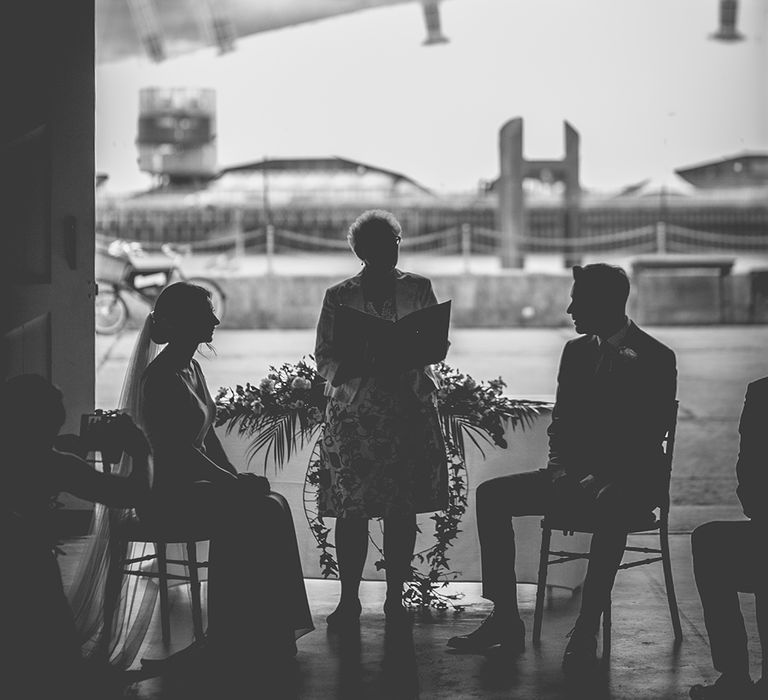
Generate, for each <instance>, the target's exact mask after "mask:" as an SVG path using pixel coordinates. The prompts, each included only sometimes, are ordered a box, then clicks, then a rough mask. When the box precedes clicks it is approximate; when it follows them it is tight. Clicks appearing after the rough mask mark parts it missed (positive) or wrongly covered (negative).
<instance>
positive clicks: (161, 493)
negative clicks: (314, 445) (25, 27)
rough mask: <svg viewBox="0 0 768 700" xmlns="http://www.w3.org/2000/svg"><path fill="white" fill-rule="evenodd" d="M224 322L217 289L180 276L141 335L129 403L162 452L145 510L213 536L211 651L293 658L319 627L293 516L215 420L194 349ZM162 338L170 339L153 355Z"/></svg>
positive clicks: (233, 656) (167, 526)
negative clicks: (238, 459)
mask: <svg viewBox="0 0 768 700" xmlns="http://www.w3.org/2000/svg"><path fill="white" fill-rule="evenodd" d="M218 324H219V320H218V318H216V315H215V314H214V311H213V307H212V305H211V301H210V297H209V294H208V292H207V291H206V290H205V289H203V288H202V287H198V286H195V285H192V284H188V283H185V282H179V283H176V284H173V285H171V286H170V287H167V288H166V289H165V290H163V292H162V293H161V294H160V296H159V297H158V299H157V301H156V303H155V308H154V311H153V312H152V314H150V316H149V317H148V318H147V321H146V322H145V326H144V329H143V331H142V333H141V335H140V337H139V339H138V340H137V343H136V348H135V350H134V356H133V359H132V361H131V366H130V367H129V370H128V374H127V379H126V387H125V388H124V395H125V397H126V398H124V399H123V401H122V403H123V405H124V407H125V408H127V409H129V410H130V409H132V410H133V411H135V417H136V418H137V422H138V423H139V425H141V427H142V428H143V429H144V430H145V431H146V433H147V437H148V438H149V441H150V444H151V446H152V452H153V461H154V474H153V483H152V489H151V495H150V499H149V503H148V505H147V506H145V507H144V508H142V509H141V510H140V511H139V515H140V518H141V520H142V521H143V522H145V523H147V524H148V525H150V526H151V527H152V528H153V529H157V530H159V531H160V532H163V531H170V532H173V533H182V535H183V536H185V537H189V538H194V539H203V538H206V539H210V540H211V546H210V559H209V562H210V568H209V578H208V581H209V582H208V631H207V639H206V648H207V649H208V650H209V652H210V654H209V656H211V657H213V658H215V659H217V660H225V661H226V662H234V663H237V664H245V665H248V664H252V663H255V662H257V661H264V660H265V659H271V660H272V659H274V660H285V659H286V658H288V657H290V656H291V655H292V654H294V653H295V641H294V640H295V639H296V638H298V637H299V636H301V635H302V634H305V633H306V632H308V631H310V630H311V629H313V625H312V619H311V615H310V612H309V606H308V603H307V597H306V592H305V588H304V581H303V577H302V570H301V562H300V559H299V553H298V547H297V544H296V535H295V531H294V526H293V519H292V517H291V512H290V510H289V508H288V504H287V502H286V501H285V499H284V498H283V497H282V496H281V495H279V494H277V493H274V492H271V491H270V487H269V482H268V481H267V479H266V478H264V477H260V476H256V475H255V474H248V473H245V474H243V473H240V474H238V472H237V470H236V469H235V467H234V466H233V465H232V463H231V462H230V461H229V459H228V458H227V455H226V454H225V452H224V449H223V448H222V445H221V442H220V441H219V439H218V437H217V436H216V433H215V432H214V430H213V427H212V426H213V423H214V419H215V411H216V409H215V404H214V402H213V400H212V398H211V395H210V393H209V391H208V387H207V385H206V382H205V377H204V376H203V372H202V369H201V367H200V364H199V363H198V362H197V360H196V359H195V358H194V355H195V353H196V352H197V350H198V346H199V345H200V344H202V343H209V342H210V341H211V340H212V338H213V332H214V329H215V327H216V326H217V325H218ZM156 345H165V346H166V347H165V348H164V349H163V350H162V351H161V352H159V354H157V356H156V357H155V358H154V359H152V356H153V355H154V353H155V351H156V348H155V346H156ZM150 360H151V362H150ZM185 533H188V534H185ZM176 541H178V535H177V537H176ZM142 607H146V606H142ZM124 617H125V616H124ZM129 636H130V635H129Z"/></svg>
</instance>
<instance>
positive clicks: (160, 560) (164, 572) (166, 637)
mask: <svg viewBox="0 0 768 700" xmlns="http://www.w3.org/2000/svg"><path fill="white" fill-rule="evenodd" d="M155 552H156V553H157V573H158V578H157V585H158V587H159V589H160V628H161V630H162V634H163V644H165V645H168V644H169V643H170V641H171V611H170V610H169V606H168V562H167V561H166V553H165V542H155Z"/></svg>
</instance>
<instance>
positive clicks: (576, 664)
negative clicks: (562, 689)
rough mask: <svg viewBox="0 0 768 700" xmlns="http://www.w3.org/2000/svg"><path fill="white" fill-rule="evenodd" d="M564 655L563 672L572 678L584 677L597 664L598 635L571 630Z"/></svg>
mask: <svg viewBox="0 0 768 700" xmlns="http://www.w3.org/2000/svg"><path fill="white" fill-rule="evenodd" d="M570 634H571V639H570V641H569V642H568V645H567V646H566V647H565V654H564V655H563V673H564V674H565V675H566V677H567V678H568V679H570V680H578V679H583V678H586V677H588V676H590V675H591V674H592V672H593V671H594V670H595V667H596V666H597V635H595V634H589V633H586V632H580V631H578V629H573V630H571V633H570Z"/></svg>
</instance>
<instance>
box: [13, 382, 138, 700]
mask: <svg viewBox="0 0 768 700" xmlns="http://www.w3.org/2000/svg"><path fill="white" fill-rule="evenodd" d="M0 411H1V412H2V415H1V418H0V431H2V443H1V444H2V445H3V452H4V455H3V456H4V460H3V462H4V463H3V470H2V475H1V477H0V478H2V482H3V487H2V490H0V504H1V505H0V513H1V516H2V522H3V535H4V538H3V558H4V566H3V575H2V578H1V580H2V593H1V594H0V608H1V609H2V612H0V630H2V631H1V632H0V637H2V638H3V645H2V648H3V653H2V655H0V658H2V666H1V668H2V670H1V671H0V679H1V680H0V683H2V686H3V689H4V691H8V688H9V687H10V688H12V691H11V692H10V693H9V695H8V697H13V698H49V697H50V698H53V697H78V698H83V697H90V695H88V693H89V692H90V693H93V694H94V695H95V694H97V689H96V688H95V687H91V686H93V685H95V678H94V677H92V676H93V674H92V673H88V672H87V671H86V668H87V667H86V666H85V665H84V664H83V660H82V658H81V653H80V643H79V639H78V635H77V633H76V631H75V625H74V621H73V617H72V612H71V610H70V608H69V604H68V602H67V599H66V596H65V595H64V589H63V586H62V580H61V573H60V571H59V565H58V562H57V560H56V553H55V548H56V543H57V539H58V538H57V536H56V532H55V526H54V523H53V521H52V517H51V516H52V513H53V508H52V504H53V499H55V497H56V496H57V495H58V494H59V493H60V492H62V491H66V492H68V493H71V494H73V495H74V496H77V497H78V498H83V499H85V500H88V501H96V502H99V503H104V504H107V505H110V506H116V507H131V506H136V505H139V504H141V503H142V502H143V500H144V499H145V498H146V496H147V494H148V484H147V483H146V480H144V478H143V476H141V477H133V478H132V477H125V478H124V477H119V476H112V475H109V474H104V473H100V472H97V471H96V470H95V469H94V468H93V466H92V465H90V464H89V463H87V462H86V461H84V459H82V457H81V456H78V455H76V454H71V453H70V452H68V451H66V452H65V451H61V450H60V449H57V448H56V446H55V445H56V444H59V445H62V448H61V449H62V450H63V449H64V447H63V445H66V449H67V450H74V451H77V452H84V451H85V447H84V446H83V445H82V443H79V441H78V438H77V436H74V435H69V436H61V438H60V439H59V440H58V441H57V435H58V433H59V430H60V429H61V426H62V425H63V424H64V419H65V413H64V404H63V401H62V394H61V392H60V391H59V390H58V389H57V388H56V387H54V386H53V385H52V384H51V383H50V382H49V381H47V380H46V379H43V378H42V377H40V376H38V375H34V374H26V375H20V376H16V377H13V378H12V379H9V380H7V381H6V382H5V383H4V384H3V385H2V388H0ZM109 433H110V435H111V436H112V440H113V441H114V444H115V445H116V446H117V447H118V448H119V447H122V448H124V449H125V450H126V451H127V452H128V453H129V454H130V455H131V456H132V457H133V459H134V462H136V463H140V464H143V465H144V467H145V468H144V469H143V470H140V473H141V474H142V475H146V473H147V469H146V462H147V459H148V455H149V444H148V443H147V440H146V438H145V437H144V434H143V433H142V432H141V430H139V429H138V428H137V427H136V426H135V425H134V423H133V421H132V420H131V418H130V417H129V416H127V415H122V416H119V417H118V418H115V419H114V420H113V421H112V422H111V424H110V426H109ZM62 438H65V439H62ZM88 668H89V669H90V670H91V671H94V670H95V667H94V666H92V667H88ZM99 697H104V696H103V695H99Z"/></svg>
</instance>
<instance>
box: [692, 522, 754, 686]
mask: <svg viewBox="0 0 768 700" xmlns="http://www.w3.org/2000/svg"><path fill="white" fill-rule="evenodd" d="M766 535H768V532H766V530H765V529H761V528H759V527H758V526H757V525H756V524H755V523H753V522H749V521H741V522H738V521H736V522H712V523H706V524H704V525H700V526H699V527H697V528H696V529H695V530H694V531H693V535H692V536H691V540H692V549H693V570H694V573H695V575H696V586H697V587H698V589H699V596H700V597H701V604H702V606H703V608H704V623H705V625H706V627H707V633H708V635H709V645H710V647H711V650H712V662H713V664H714V667H715V668H716V669H717V670H718V671H719V672H720V673H722V674H724V675H730V676H734V677H741V676H746V675H748V674H749V651H748V647H747V632H746V629H745V627H744V618H743V617H742V615H741V609H740V607H739V596H738V594H739V592H741V593H754V594H755V608H756V613H757V629H758V632H759V634H760V644H761V646H762V651H763V677H764V678H767V677H768V668H766V667H767V666H768V570H767V569H768V567H767V566H766V557H765V547H766Z"/></svg>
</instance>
